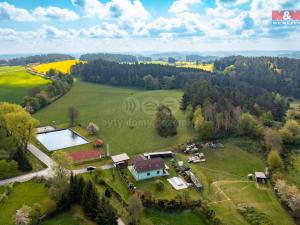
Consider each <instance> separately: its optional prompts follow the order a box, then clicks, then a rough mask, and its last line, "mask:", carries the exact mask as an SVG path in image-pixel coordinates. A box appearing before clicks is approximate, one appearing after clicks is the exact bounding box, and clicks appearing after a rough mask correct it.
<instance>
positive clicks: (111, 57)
mask: <svg viewBox="0 0 300 225" xmlns="http://www.w3.org/2000/svg"><path fill="white" fill-rule="evenodd" d="M98 59H102V60H106V61H110V62H119V63H121V62H127V63H135V62H137V58H136V57H135V56H133V55H123V54H111V53H91V54H85V55H81V56H80V60H82V61H94V60H98Z"/></svg>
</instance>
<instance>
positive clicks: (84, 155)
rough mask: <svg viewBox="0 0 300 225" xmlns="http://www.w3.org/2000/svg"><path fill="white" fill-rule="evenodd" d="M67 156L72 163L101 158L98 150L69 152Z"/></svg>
mask: <svg viewBox="0 0 300 225" xmlns="http://www.w3.org/2000/svg"><path fill="white" fill-rule="evenodd" d="M69 156H70V157H71V159H72V160H74V161H80V160H85V159H91V158H98V157H100V156H101V151H99V150H88V151H80V152H71V153H69Z"/></svg>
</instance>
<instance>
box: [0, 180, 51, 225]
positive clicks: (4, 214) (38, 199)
mask: <svg viewBox="0 0 300 225" xmlns="http://www.w3.org/2000/svg"><path fill="white" fill-rule="evenodd" d="M46 199H48V191H47V189H46V188H45V185H44V184H42V183H34V182H26V183H18V184H16V186H15V187H14V188H13V190H12V192H11V193H10V195H9V196H8V199H7V200H6V201H5V202H2V203H0V221H1V224H5V225H12V224H14V222H13V216H14V214H15V212H16V210H17V209H19V208H21V207H22V206H23V205H24V204H25V205H28V206H31V207H32V206H33V204H34V203H40V204H42V203H43V202H44V201H45V200H46Z"/></svg>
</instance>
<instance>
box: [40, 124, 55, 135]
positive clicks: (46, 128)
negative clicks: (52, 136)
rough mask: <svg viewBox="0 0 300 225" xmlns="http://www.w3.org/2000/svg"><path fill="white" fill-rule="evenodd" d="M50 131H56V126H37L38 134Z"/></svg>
mask: <svg viewBox="0 0 300 225" xmlns="http://www.w3.org/2000/svg"><path fill="white" fill-rule="evenodd" d="M50 131H55V128H54V127H52V126H45V127H38V128H36V133H37V134H40V133H46V132H50Z"/></svg>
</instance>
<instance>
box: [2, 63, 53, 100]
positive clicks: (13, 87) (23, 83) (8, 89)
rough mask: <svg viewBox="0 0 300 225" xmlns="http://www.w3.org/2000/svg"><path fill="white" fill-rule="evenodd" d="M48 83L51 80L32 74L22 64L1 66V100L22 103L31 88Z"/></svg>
mask: <svg viewBox="0 0 300 225" xmlns="http://www.w3.org/2000/svg"><path fill="white" fill-rule="evenodd" d="M48 83H50V80H46V79H44V78H41V77H39V76H34V75H31V74H30V73H28V72H27V71H26V69H25V68H24V67H22V66H3V67H0V102H1V101H6V102H11V103H21V102H22V99H23V97H24V96H26V95H27V92H28V90H29V89H31V88H34V87H42V86H44V85H46V84H48Z"/></svg>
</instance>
